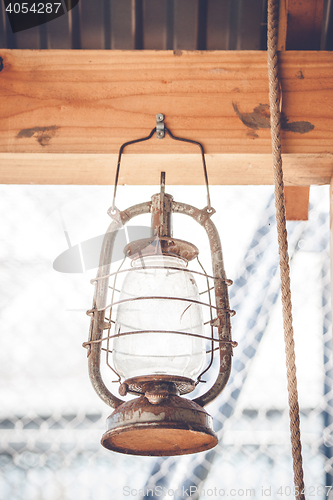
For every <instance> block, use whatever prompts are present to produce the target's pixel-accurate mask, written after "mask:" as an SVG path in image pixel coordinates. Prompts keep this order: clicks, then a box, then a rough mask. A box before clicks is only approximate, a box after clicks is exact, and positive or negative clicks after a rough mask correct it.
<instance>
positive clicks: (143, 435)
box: [85, 164, 236, 456]
mask: <svg viewBox="0 0 333 500" xmlns="http://www.w3.org/2000/svg"><path fill="white" fill-rule="evenodd" d="M118 165H119V164H118ZM214 212H215V211H214V209H212V208H211V207H210V203H209V206H207V207H206V208H204V209H202V210H200V209H197V208H195V207H192V206H190V205H186V204H184V203H179V202H175V201H174V200H173V197H172V196H171V195H168V194H166V193H165V177H164V173H162V175H161V189H160V193H158V194H156V195H154V196H153V197H152V199H151V201H150V202H146V203H141V204H139V205H135V206H133V207H130V208H127V209H126V210H124V211H119V210H118V209H116V208H115V206H114V204H113V206H112V208H111V209H110V210H109V212H108V213H109V215H110V216H111V217H112V219H113V222H112V223H111V225H110V226H109V228H108V230H107V233H106V235H105V238H104V242H103V245H102V250H101V257H100V266H99V269H98V274H97V277H96V279H95V280H93V282H94V284H95V296H94V302H93V308H92V309H91V310H90V311H89V314H91V316H92V320H91V328H90V336H89V340H88V342H86V343H85V347H87V348H88V363H89V374H90V378H91V381H92V384H93V386H94V388H95V390H96V392H97V393H98V395H99V396H100V397H101V399H102V400H103V401H105V402H106V403H107V404H108V405H109V406H111V407H112V408H114V409H115V410H114V412H113V413H112V414H111V415H110V417H109V418H108V422H107V431H106V433H105V434H104V435H103V438H102V445H103V446H104V447H106V448H108V449H110V450H113V451H118V452H121V453H130V454H135V455H157V456H163V455H164V456H169V455H181V454H187V453H194V452H198V451H204V450H207V449H210V448H212V447H214V446H215V445H216V444H217V436H216V434H215V433H214V431H213V424H212V418H211V417H210V415H209V414H208V413H207V412H206V411H205V410H204V408H203V407H204V406H205V405H206V404H208V403H209V402H211V401H212V400H213V399H215V398H216V397H217V396H218V395H219V394H220V392H221V391H222V389H223V388H224V386H225V385H226V383H227V380H228V378H229V375H230V370H231V356H232V348H233V347H234V346H235V345H236V344H235V342H233V341H232V339H231V331H230V316H231V315H232V314H233V313H234V312H233V311H231V310H230V308H229V300H228V292H227V286H228V285H229V284H231V282H230V280H228V279H227V278H226V276H225V271H224V266H223V258H222V250H221V243H220V239H219V235H218V232H217V230H216V227H215V225H214V224H213V222H212V221H211V216H212V215H213V213H214ZM145 213H146V214H147V213H150V214H151V237H150V238H145V239H141V240H136V241H134V242H131V243H129V244H128V245H127V246H126V247H125V249H124V254H125V258H127V259H126V260H127V261H128V260H129V261H130V263H131V265H130V266H124V267H125V269H123V268H122V266H120V268H119V269H118V270H117V271H116V272H113V273H110V265H111V262H112V250H113V245H114V241H115V237H116V234H117V232H118V231H119V229H121V228H122V227H123V225H124V224H126V223H127V222H129V221H130V220H131V219H132V218H133V217H136V216H139V215H141V214H145ZM176 213H178V214H183V215H187V216H190V217H191V218H192V219H194V220H195V221H196V222H197V223H199V224H200V225H201V226H202V227H203V228H204V229H205V230H206V233H207V236H208V240H209V244H210V249H211V257H212V269H213V273H212V276H208V275H207V274H206V272H205V271H204V269H203V267H202V266H201V264H200V266H201V269H200V271H197V270H193V269H189V267H188V264H189V263H190V262H191V261H193V260H194V259H197V258H198V253H199V251H198V249H197V247H196V246H195V245H193V244H192V243H189V242H187V241H184V240H181V239H177V238H174V237H173V235H172V216H173V214H176ZM123 264H124V262H123ZM123 264H122V265H123ZM126 267H127V268H126ZM121 274H125V278H124V279H123V282H122V285H121V290H120V291H117V290H118V288H117V287H118V284H117V279H118V278H119V276H120V275H121ZM197 276H200V277H204V279H205V282H206V285H207V290H206V292H207V296H208V298H209V300H208V301H206V302H205V301H203V300H202V296H201V294H199V291H198V286H197V283H196V277H197ZM110 277H113V285H112V286H111V287H109V278H110ZM209 280H212V283H213V284H212V286H210V284H209ZM110 288H111V297H110V299H108V293H107V292H108V290H109V289H110ZM212 289H213V290H214V292H215V293H214V294H215V299H214V300H212V299H211V291H212ZM117 294H118V296H117ZM108 300H109V301H110V302H109V303H108ZM203 308H208V309H209V321H207V322H206V323H207V326H206V325H205V324H204V319H203V311H202V309H203ZM106 312H107V313H108V316H107V317H106V316H105V313H106ZM207 327H208V328H209V332H208V333H206V331H205V329H206V328H207ZM216 330H217V335H216V334H215V335H214V332H215V331H216ZM105 332H106V334H105ZM207 343H209V348H208V355H207V353H206V350H207ZM104 345H105V347H104ZM216 346H218V347H216ZM102 350H105V351H106V363H107V365H108V366H109V367H110V368H111V370H112V371H113V372H114V373H115V374H116V375H117V379H118V381H119V383H120V386H119V394H120V396H125V395H126V394H132V395H135V396H137V397H136V398H134V399H131V400H129V401H124V400H122V399H120V398H118V397H117V396H115V395H114V394H112V393H111V392H110V391H109V389H108V388H107V387H106V385H105V384H104V381H103V380H102V376H101V366H100V364H101V351H102ZM216 350H219V355H220V366H219V372H218V375H217V378H216V381H215V383H214V384H213V385H212V387H211V388H210V389H208V391H207V392H206V393H204V394H203V395H201V396H199V397H197V398H195V399H194V400H190V399H187V398H184V397H182V396H183V395H184V394H188V393H190V392H191V391H193V390H194V389H195V387H196V385H197V384H198V383H200V382H201V381H202V379H201V377H202V375H203V374H204V373H206V371H207V370H208V369H209V368H210V367H211V365H212V362H213V356H214V352H215V351H216ZM207 358H208V363H207Z"/></svg>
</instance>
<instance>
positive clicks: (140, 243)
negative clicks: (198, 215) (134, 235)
mask: <svg viewBox="0 0 333 500" xmlns="http://www.w3.org/2000/svg"><path fill="white" fill-rule="evenodd" d="M124 253H125V255H126V257H130V258H131V259H136V258H138V257H147V256H148V255H173V256H175V257H181V258H182V259H184V260H185V261H186V262H189V261H191V260H193V259H195V258H196V257H197V256H198V254H199V250H198V249H197V247H196V246H195V245H193V244H192V243H189V242H188V241H183V240H178V239H176V238H172V237H171V236H159V237H156V238H154V239H152V238H144V239H142V240H137V241H133V242H131V243H129V244H128V245H126V247H125V248H124ZM136 269H137V268H136Z"/></svg>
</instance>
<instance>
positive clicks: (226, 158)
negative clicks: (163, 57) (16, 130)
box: [0, 141, 333, 186]
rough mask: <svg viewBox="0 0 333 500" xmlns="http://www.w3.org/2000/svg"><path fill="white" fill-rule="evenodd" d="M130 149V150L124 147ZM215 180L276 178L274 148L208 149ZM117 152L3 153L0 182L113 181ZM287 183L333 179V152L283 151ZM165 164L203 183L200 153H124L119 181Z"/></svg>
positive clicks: (155, 179) (153, 176) (151, 176)
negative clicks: (256, 150)
mask: <svg viewBox="0 0 333 500" xmlns="http://www.w3.org/2000/svg"><path fill="white" fill-rule="evenodd" d="M160 142H161V143H162V142H163V141H160ZM125 151H126V150H125ZM206 160H207V169H208V176H209V182H210V184H213V185H214V184H215V185H222V184H224V185H232V184H235V185H251V184H256V185H261V184H273V170H272V158H271V155H270V154H262V155H260V154H258V155H253V154H238V155H237V154H233V155H229V154H226V155H223V154H208V155H207V158H206ZM116 164H117V155H115V154H110V155H108V154H100V155H98V154H52V153H39V154H38V153H31V154H26V153H15V154H11V153H1V154H0V182H1V183H3V184H106V185H107V184H109V185H110V184H113V181H114V176H115V168H116ZM283 169H284V180H285V185H286V186H309V185H310V184H329V183H330V180H331V177H332V176H333V155H332V154H322V155H306V154H305V155H297V154H295V155H283ZM161 170H165V171H166V175H167V183H168V184H179V185H186V184H190V185H191V184H193V185H195V184H203V183H204V178H203V172H202V163H201V157H200V155H199V154H131V153H126V152H125V153H124V155H123V159H122V162H121V170H120V177H119V183H120V184H141V185H145V184H159V180H160V172H161Z"/></svg>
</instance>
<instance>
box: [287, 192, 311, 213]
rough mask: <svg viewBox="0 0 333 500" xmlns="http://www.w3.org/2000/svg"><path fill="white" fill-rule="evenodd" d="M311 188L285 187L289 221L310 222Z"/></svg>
mask: <svg viewBox="0 0 333 500" xmlns="http://www.w3.org/2000/svg"><path fill="white" fill-rule="evenodd" d="M309 194H310V186H285V188H284V198H285V204H286V218H287V220H308V218H309V217H308V216H309Z"/></svg>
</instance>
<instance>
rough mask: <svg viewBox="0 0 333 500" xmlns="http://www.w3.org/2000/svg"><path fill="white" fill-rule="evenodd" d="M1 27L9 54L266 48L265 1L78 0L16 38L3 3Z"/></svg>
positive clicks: (0, 38) (0, 39)
mask: <svg viewBox="0 0 333 500" xmlns="http://www.w3.org/2000/svg"><path fill="white" fill-rule="evenodd" d="M59 1H60V0H59ZM1 25H2V26H3V29H2V30H1V33H0V46H1V47H2V48H12V49H13V48H18V49H71V48H73V49H127V50H128V49H152V50H167V49H173V50H196V49H197V50H205V49H208V50H218V49H219V50H228V49H238V50H239V49H247V50H259V49H265V48H266V47H265V44H266V41H265V38H266V37H265V34H266V0H80V1H79V3H78V5H77V6H76V7H74V8H73V10H71V11H69V12H68V13H67V12H66V14H65V15H63V16H61V17H59V18H57V19H55V20H53V21H50V22H48V23H46V24H43V25H41V26H37V27H34V28H30V29H27V30H24V31H20V32H18V33H12V30H11V27H10V24H9V21H8V19H7V15H6V13H5V8H4V2H2V9H0V26H1Z"/></svg>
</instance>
